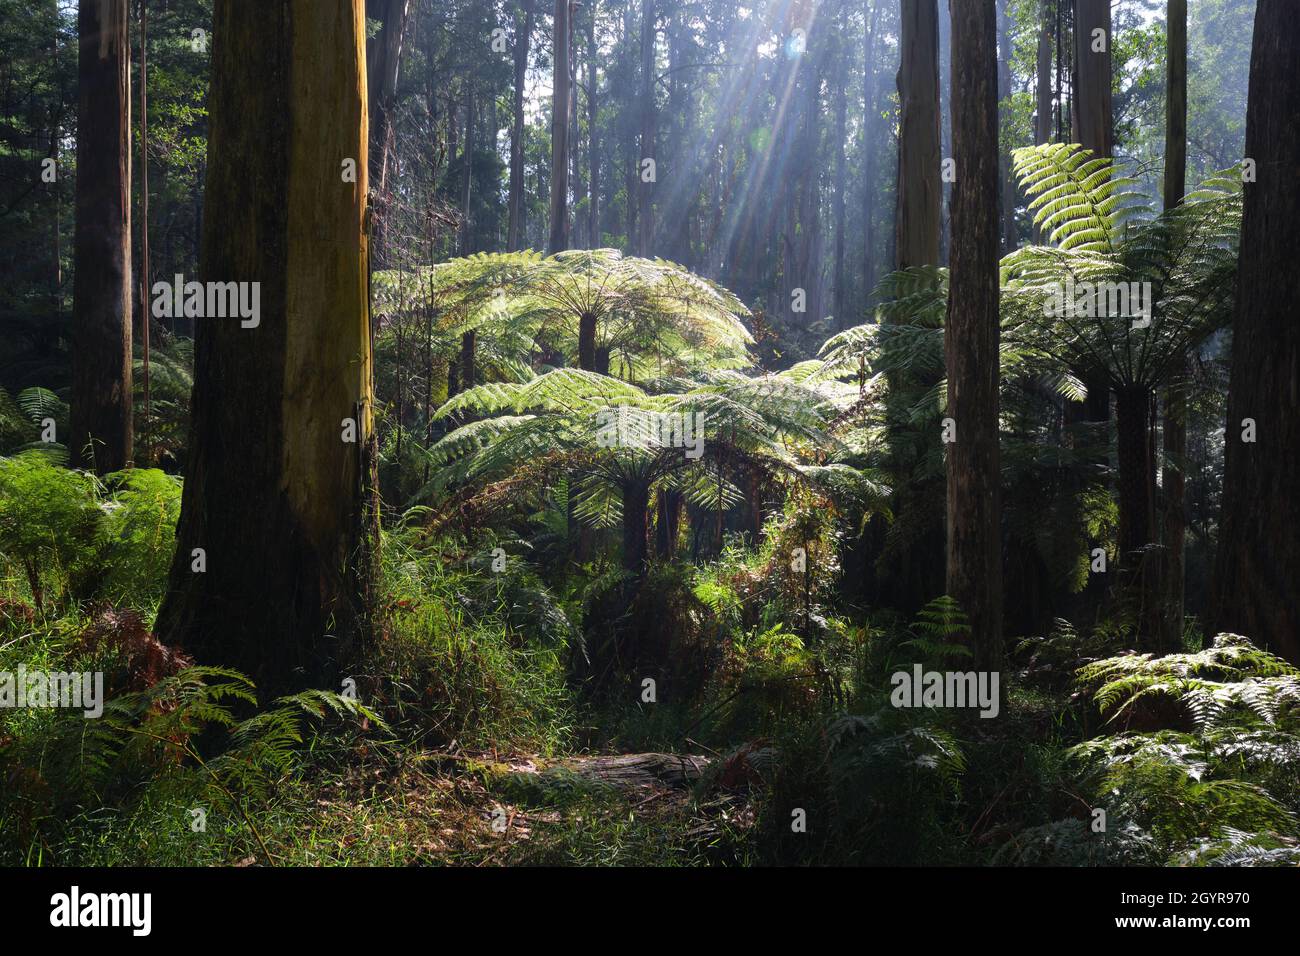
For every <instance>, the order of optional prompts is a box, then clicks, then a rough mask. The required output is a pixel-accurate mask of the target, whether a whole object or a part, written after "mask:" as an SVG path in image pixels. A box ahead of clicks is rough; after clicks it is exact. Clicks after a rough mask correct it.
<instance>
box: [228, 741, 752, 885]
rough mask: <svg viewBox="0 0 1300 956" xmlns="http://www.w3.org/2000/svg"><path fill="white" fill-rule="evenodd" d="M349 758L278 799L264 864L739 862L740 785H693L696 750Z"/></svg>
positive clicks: (700, 767)
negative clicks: (279, 816) (279, 811)
mask: <svg viewBox="0 0 1300 956" xmlns="http://www.w3.org/2000/svg"><path fill="white" fill-rule="evenodd" d="M359 756H361V757H362V759H361V760H359V761H358V762H357V763H355V764H353V765H352V766H349V767H347V768H346V769H345V770H344V771H343V772H342V773H340V774H339V775H337V776H331V777H330V778H328V779H319V780H316V781H305V782H304V783H305V785H306V786H307V788H308V791H307V792H304V793H302V794H299V795H297V797H296V798H290V800H289V801H287V802H286V804H285V806H286V808H293V809H288V812H290V813H292V814H293V816H294V817H296V822H295V823H294V825H280V826H277V827H276V832H275V833H274V834H273V835H272V838H271V839H268V841H267V843H268V846H269V848H270V850H271V853H272V854H273V856H274V857H275V862H276V863H278V864H282V865H320V864H330V863H341V862H347V863H349V864H352V865H357V864H372V865H439V864H459V865H528V864H534V865H541V864H568V865H573V864H618V865H638V864H644V865H665V864H667V865H673V864H678V865H685V864H699V863H707V862H712V863H719V862H738V860H737V853H738V852H739V849H740V844H741V842H742V841H741V837H742V835H743V833H744V831H746V830H747V829H748V827H749V826H751V825H752V823H753V820H754V815H755V809H754V807H753V806H752V805H751V803H750V802H749V801H748V800H747V799H746V798H745V796H744V795H743V794H737V793H735V792H725V793H724V792H714V793H712V794H705V793H702V791H701V789H699V788H698V786H697V785H698V784H699V783H700V779H701V776H702V774H703V772H704V771H705V769H706V768H707V766H708V765H709V760H708V759H707V758H702V757H700V756H698V755H683V756H678V755H668V754H653V753H652V754H621V755H581V756H575V757H566V758H558V759H548V758H544V757H541V756H539V755H530V754H499V753H490V752H488V753H447V752H428V751H426V752H416V751H410V752H403V753H402V754H401V755H400V756H399V759H398V760H397V761H395V762H394V761H393V760H392V759H391V757H384V756H381V755H379V754H377V753H373V752H372V753H370V754H366V755H359ZM281 823H282V824H287V823H289V821H288V820H284V821H281ZM238 862H240V863H242V864H244V865H251V864H254V863H262V862H264V861H262V860H259V859H258V858H257V855H253V856H250V857H248V858H246V859H244V860H241V861H238Z"/></svg>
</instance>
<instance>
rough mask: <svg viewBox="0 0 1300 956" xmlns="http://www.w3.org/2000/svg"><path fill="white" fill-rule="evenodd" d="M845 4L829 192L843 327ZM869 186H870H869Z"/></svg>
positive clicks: (837, 312)
mask: <svg viewBox="0 0 1300 956" xmlns="http://www.w3.org/2000/svg"><path fill="white" fill-rule="evenodd" d="M846 10H847V7H846V6H845V5H844V4H840V9H839V13H840V15H839V19H838V22H837V23H836V29H837V30H838V31H839V38H838V40H837V41H836V42H837V43H838V44H839V46H838V50H837V52H838V56H837V57H836V64H837V65H838V67H839V74H840V76H841V77H842V78H845V79H844V80H842V81H841V82H840V83H839V84H837V86H836V90H835V144H836V145H835V192H834V195H832V196H831V206H832V216H833V217H834V219H835V248H834V252H833V256H834V265H833V269H834V272H833V275H834V283H835V286H834V289H833V290H832V292H831V298H832V304H831V312H832V314H833V315H834V317H835V327H836V328H837V329H842V328H844V327H845V325H844V323H845V318H846V317H845V315H844V309H845V306H846V303H847V291H848V290H847V288H846V286H847V282H848V278H847V276H845V274H844V251H845V242H844V240H845V236H844V224H845V219H846V215H845V212H846V204H845V201H844V194H845V193H846V192H847V186H846V175H847V171H846V167H847V164H848V157H847V156H846V155H845V153H846V152H847V150H848V137H847V136H846V135H845V130H846V129H847V125H848V111H849V103H848V89H847V87H848V82H847V76H848V73H849V60H848V56H847V55H846V51H847V47H846V45H845V43H844V35H845V34H846V33H847V32H848V23H847V18H846V16H845V11H846ZM868 188H869V187H868Z"/></svg>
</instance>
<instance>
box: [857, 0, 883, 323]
mask: <svg viewBox="0 0 1300 956" xmlns="http://www.w3.org/2000/svg"><path fill="white" fill-rule="evenodd" d="M881 2H883V0H874V2H873V3H872V4H871V13H870V15H869V19H868V21H867V23H866V31H865V34H864V36H863V53H864V56H863V70H864V73H863V94H864V96H863V100H864V102H863V109H864V113H863V122H862V150H863V152H864V153H865V158H864V161H863V167H864V172H863V181H864V183H865V184H866V186H865V188H864V189H863V190H862V194H863V195H862V226H863V243H864V248H863V260H862V283H863V289H862V291H863V299H864V300H869V299H870V297H871V293H872V292H873V291H874V289H875V282H876V229H875V214H876V156H877V150H878V148H879V144H878V143H877V142H876V137H875V135H874V134H875V130H876V129H877V128H879V125H880V119H879V116H878V110H877V107H878V104H877V102H876V36H877V34H879V32H880V4H881Z"/></svg>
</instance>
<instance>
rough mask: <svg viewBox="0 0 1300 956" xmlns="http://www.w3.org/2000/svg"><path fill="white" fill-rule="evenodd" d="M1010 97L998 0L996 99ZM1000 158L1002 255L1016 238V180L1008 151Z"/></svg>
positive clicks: (1003, 13)
mask: <svg viewBox="0 0 1300 956" xmlns="http://www.w3.org/2000/svg"><path fill="white" fill-rule="evenodd" d="M1010 96H1011V22H1010V20H1009V19H1008V17H1007V0H998V100H999V102H1002V101H1004V100H1007V99H1008V97H1010ZM1001 156H1002V252H1003V253H1004V254H1005V253H1008V252H1013V251H1014V250H1015V248H1016V246H1017V245H1018V238H1019V237H1018V236H1017V235H1016V177H1015V173H1014V172H1012V169H1011V154H1010V152H1001Z"/></svg>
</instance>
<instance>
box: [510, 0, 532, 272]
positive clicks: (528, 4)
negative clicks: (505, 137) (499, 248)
mask: <svg viewBox="0 0 1300 956" xmlns="http://www.w3.org/2000/svg"><path fill="white" fill-rule="evenodd" d="M523 4H524V16H523V22H522V23H519V22H517V23H516V26H515V31H516V32H515V50H514V57H515V85H514V101H513V105H512V108H511V124H510V194H509V195H510V198H509V212H508V216H509V219H508V225H507V227H506V248H507V250H508V251H510V252H517V251H518V250H520V249H522V248H523V247H524V80H525V79H526V77H527V75H528V45H529V41H530V40H531V39H532V35H533V17H534V7H535V4H536V0H523Z"/></svg>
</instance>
